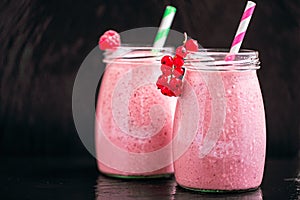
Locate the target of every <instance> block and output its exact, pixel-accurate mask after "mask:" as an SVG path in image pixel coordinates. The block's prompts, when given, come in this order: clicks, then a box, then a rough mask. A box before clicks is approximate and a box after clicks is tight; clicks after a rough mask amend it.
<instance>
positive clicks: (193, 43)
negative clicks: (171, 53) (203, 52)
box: [185, 39, 198, 51]
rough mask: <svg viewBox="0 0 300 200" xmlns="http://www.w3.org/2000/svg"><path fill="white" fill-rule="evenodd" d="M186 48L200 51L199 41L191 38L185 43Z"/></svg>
mask: <svg viewBox="0 0 300 200" xmlns="http://www.w3.org/2000/svg"><path fill="white" fill-rule="evenodd" d="M185 48H186V49H187V50H188V51H198V42H197V40H193V39H189V40H188V41H186V43H185Z"/></svg>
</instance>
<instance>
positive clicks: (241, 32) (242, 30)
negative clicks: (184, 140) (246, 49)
mask: <svg viewBox="0 0 300 200" xmlns="http://www.w3.org/2000/svg"><path fill="white" fill-rule="evenodd" d="M255 6H256V4H255V3H254V2H252V1H248V2H247V5H246V8H245V11H244V13H243V16H242V19H241V22H240V24H239V27H238V29H237V32H236V34H235V37H234V40H233V42H232V45H231V48H230V51H229V54H231V55H232V54H236V53H238V52H239V50H240V48H241V45H242V42H243V39H244V37H245V34H246V31H247V28H248V25H249V23H250V20H251V17H252V14H253V12H254V9H255Z"/></svg>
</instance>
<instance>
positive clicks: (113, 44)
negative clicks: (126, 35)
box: [98, 30, 121, 50]
mask: <svg viewBox="0 0 300 200" xmlns="http://www.w3.org/2000/svg"><path fill="white" fill-rule="evenodd" d="M98 44H99V48H100V49H101V50H106V49H115V48H117V47H119V46H120V45H121V39H120V35H119V33H117V32H116V31H113V30H108V31H106V32H105V33H104V34H103V35H102V36H101V37H100V38H99V42H98Z"/></svg>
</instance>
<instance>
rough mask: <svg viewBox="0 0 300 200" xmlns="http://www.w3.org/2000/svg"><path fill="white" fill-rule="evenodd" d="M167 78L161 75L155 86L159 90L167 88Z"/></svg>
mask: <svg viewBox="0 0 300 200" xmlns="http://www.w3.org/2000/svg"><path fill="white" fill-rule="evenodd" d="M168 81H169V79H168V77H167V76H165V75H161V76H160V77H159V78H158V80H157V81H156V86H157V87H158V88H159V89H161V88H162V87H166V86H168Z"/></svg>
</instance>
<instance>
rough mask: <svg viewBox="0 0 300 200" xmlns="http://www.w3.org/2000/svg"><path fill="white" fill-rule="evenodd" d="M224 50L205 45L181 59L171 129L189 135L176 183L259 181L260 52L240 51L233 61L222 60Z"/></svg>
mask: <svg viewBox="0 0 300 200" xmlns="http://www.w3.org/2000/svg"><path fill="white" fill-rule="evenodd" d="M226 55H227V53H226V51H222V50H207V52H206V53H204V52H198V53H195V54H194V55H193V56H192V57H193V58H192V59H190V60H189V59H187V60H186V62H185V68H186V73H185V77H184V82H183V91H182V96H181V97H180V98H179V99H178V103H177V107H176V112H175V118H174V135H177V134H179V135H181V137H175V139H176V138H180V139H181V140H182V138H183V136H185V137H193V141H192V143H191V144H190V145H189V146H188V148H187V150H186V151H185V152H184V153H183V154H182V155H181V156H180V157H179V158H178V159H177V160H176V161H175V163H174V170H175V172H174V173H175V178H176V181H177V182H178V184H179V185H181V186H182V187H185V188H188V189H194V190H200V191H204V192H231V191H244V190H251V189H255V188H258V187H259V186H260V184H261V182H262V177H263V169H264V162H265V150H266V127H265V113H264V106H263V99H262V95H261V91H260V86H259V82H258V79H257V75H256V69H258V68H259V60H258V53H257V52H254V51H242V52H241V53H238V54H236V55H235V60H234V61H224V60H225V57H226ZM207 58H209V59H207ZM205 59H206V60H205ZM190 102H195V103H194V104H190ZM186 113H189V115H193V116H194V117H193V118H191V117H190V116H188V115H187V114H186ZM181 143H182V141H178V140H175V141H174V144H173V148H174V150H173V151H176V149H180V148H182V147H181V146H180V145H181ZM175 159H176V158H175Z"/></svg>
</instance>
